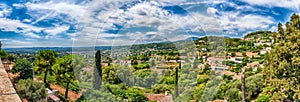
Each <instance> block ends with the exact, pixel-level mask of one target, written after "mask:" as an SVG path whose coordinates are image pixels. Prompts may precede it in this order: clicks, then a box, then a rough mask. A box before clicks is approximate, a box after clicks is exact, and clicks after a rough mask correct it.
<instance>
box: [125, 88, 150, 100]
mask: <svg viewBox="0 0 300 102" xmlns="http://www.w3.org/2000/svg"><path fill="white" fill-rule="evenodd" d="M125 96H126V97H127V98H128V100H129V101H130V102H138V101H146V100H147V97H146V95H145V94H144V93H143V91H142V90H141V89H138V88H128V89H127V90H126V93H125Z"/></svg>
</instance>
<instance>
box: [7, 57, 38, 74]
mask: <svg viewBox="0 0 300 102" xmlns="http://www.w3.org/2000/svg"><path fill="white" fill-rule="evenodd" d="M11 72H12V73H14V74H15V73H20V78H21V79H27V78H32V75H33V69H32V64H31V63H30V62H29V61H28V60H27V59H25V58H19V59H17V60H16V63H15V65H14V66H13V68H12V70H11Z"/></svg>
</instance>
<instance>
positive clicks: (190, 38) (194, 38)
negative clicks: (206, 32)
mask: <svg viewBox="0 0 300 102" xmlns="http://www.w3.org/2000/svg"><path fill="white" fill-rule="evenodd" d="M198 39H199V37H189V38H186V39H185V40H198Z"/></svg>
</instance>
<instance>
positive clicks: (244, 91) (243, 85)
mask: <svg viewBox="0 0 300 102" xmlns="http://www.w3.org/2000/svg"><path fill="white" fill-rule="evenodd" d="M244 73H245V70H243V71H242V75H241V80H242V102H246V85H245V74H244Z"/></svg>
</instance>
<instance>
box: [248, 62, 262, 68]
mask: <svg viewBox="0 0 300 102" xmlns="http://www.w3.org/2000/svg"><path fill="white" fill-rule="evenodd" d="M259 65H260V64H259V62H252V63H248V64H247V67H251V68H256V67H258V66H259Z"/></svg>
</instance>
